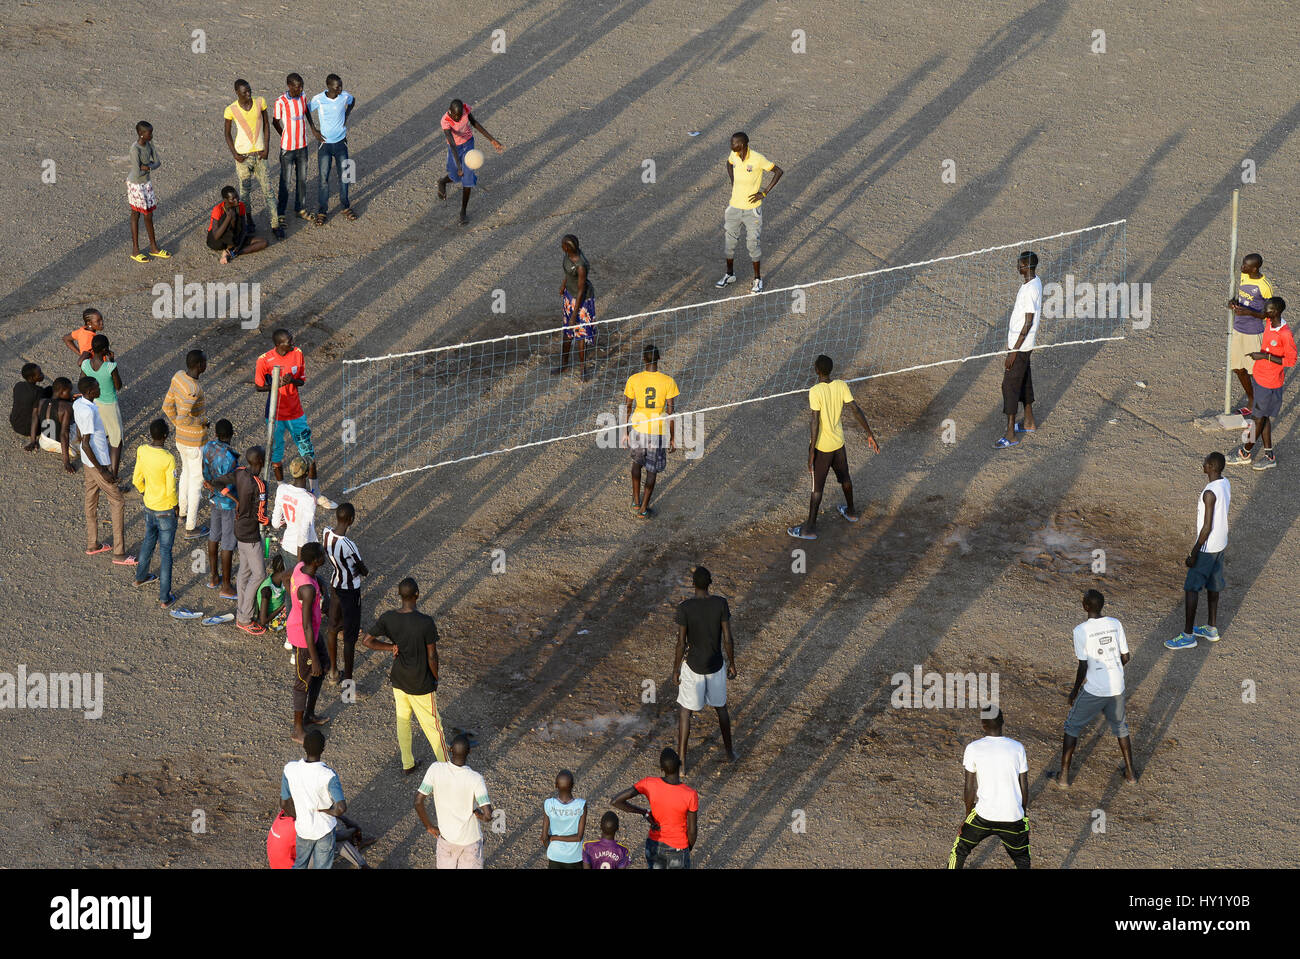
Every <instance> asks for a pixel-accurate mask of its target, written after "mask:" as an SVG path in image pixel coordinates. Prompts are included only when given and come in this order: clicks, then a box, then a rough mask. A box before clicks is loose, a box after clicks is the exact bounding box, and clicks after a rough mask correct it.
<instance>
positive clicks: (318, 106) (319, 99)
mask: <svg viewBox="0 0 1300 959" xmlns="http://www.w3.org/2000/svg"><path fill="white" fill-rule="evenodd" d="M356 102H357V100H356V97H354V96H353V95H352V94H350V93H348V91H346V90H344V91H343V92H341V93H340V94H339V95H338V96H337V97H335V98H334V99H333V100H331V99H330V98H329V95H328V94H327V93H324V92H322V93H318V94H316V95H315V96H314V97H312V98H311V109H312V110H314V111H315V112H316V126H317V127H318V128H319V129H320V135H321V136H323V137H324V138H325V142H326V143H338V142H339V141H340V140H344V139H346V138H347V135H348V127H347V123H346V122H345V118H346V116H347V112H348V107H350V106H352V104H354V103H356Z"/></svg>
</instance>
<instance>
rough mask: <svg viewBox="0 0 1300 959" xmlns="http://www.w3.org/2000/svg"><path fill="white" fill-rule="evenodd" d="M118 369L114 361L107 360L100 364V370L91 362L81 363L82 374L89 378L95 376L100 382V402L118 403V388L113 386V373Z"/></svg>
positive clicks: (84, 361) (83, 361)
mask: <svg viewBox="0 0 1300 959" xmlns="http://www.w3.org/2000/svg"><path fill="white" fill-rule="evenodd" d="M115 369H117V364H116V363H115V362H113V361H112V360H105V361H104V362H103V363H100V364H99V369H95V367H94V366H93V365H92V364H91V362H90V360H82V361H81V372H83V373H85V374H86V375H87V376H93V377H94V378H95V379H96V380H97V381H98V382H99V402H101V403H116V402H117V388H116V387H115V386H114V385H113V371H114V370H115Z"/></svg>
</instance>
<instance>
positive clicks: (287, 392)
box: [253, 346, 307, 420]
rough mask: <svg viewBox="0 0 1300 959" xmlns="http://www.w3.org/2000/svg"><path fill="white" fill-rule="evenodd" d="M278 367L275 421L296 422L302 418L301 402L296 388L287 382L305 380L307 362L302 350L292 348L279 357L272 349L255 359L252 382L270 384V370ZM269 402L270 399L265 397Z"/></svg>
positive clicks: (261, 384)
mask: <svg viewBox="0 0 1300 959" xmlns="http://www.w3.org/2000/svg"><path fill="white" fill-rule="evenodd" d="M276 366H278V367H280V384H281V386H280V398H279V400H278V401H277V404H276V407H275V418H276V419H277V420H296V419H297V418H298V417H300V416H302V401H301V400H299V399H298V387H296V386H294V385H293V384H292V383H290V382H289V379H290V378H296V379H300V380H301V379H306V377H307V360H306V358H305V357H304V356H303V355H302V350H300V349H298V347H296V346H295V347H294V348H293V349H291V350H290V351H289V352H288V353H286V354H284V356H281V355H280V354H279V353H277V352H276V351H275V349H274V348H272V349H270V350H268V351H267V352H265V353H263V354H262V355H261V356H259V357H258V358H257V369H256V371H255V372H254V373H253V382H254V383H256V384H257V385H258V386H265V385H266V384H267V383H269V382H271V369H272V368H273V367H276ZM267 400H268V401H269V400H270V397H267Z"/></svg>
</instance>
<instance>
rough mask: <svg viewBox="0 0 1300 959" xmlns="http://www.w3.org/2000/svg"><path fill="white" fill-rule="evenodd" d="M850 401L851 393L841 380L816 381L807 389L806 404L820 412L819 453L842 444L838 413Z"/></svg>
mask: <svg viewBox="0 0 1300 959" xmlns="http://www.w3.org/2000/svg"><path fill="white" fill-rule="evenodd" d="M852 402H853V394H852V393H851V392H849V385H848V384H847V383H845V382H844V381H843V380H831V381H830V382H829V383H818V384H817V385H816V386H814V387H813V388H812V389H810V390H809V391H808V406H809V407H810V408H811V409H814V410H817V411H818V412H819V413H820V414H821V429H819V430H818V431H817V451H818V452H819V453H834V452H835V451H836V450H837V449H839V448H840V447H841V446H843V445H844V428H843V427H842V426H840V414H841V413H843V412H844V404H845V403H852Z"/></svg>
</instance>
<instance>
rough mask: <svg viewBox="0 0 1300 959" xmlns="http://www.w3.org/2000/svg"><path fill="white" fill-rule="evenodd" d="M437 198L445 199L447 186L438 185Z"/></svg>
mask: <svg viewBox="0 0 1300 959" xmlns="http://www.w3.org/2000/svg"><path fill="white" fill-rule="evenodd" d="M438 199H439V200H445V199H447V187H446V186H445V185H444V186H439V187H438Z"/></svg>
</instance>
